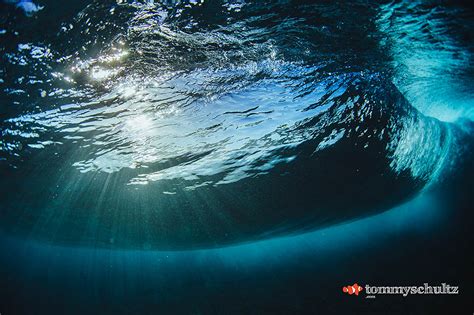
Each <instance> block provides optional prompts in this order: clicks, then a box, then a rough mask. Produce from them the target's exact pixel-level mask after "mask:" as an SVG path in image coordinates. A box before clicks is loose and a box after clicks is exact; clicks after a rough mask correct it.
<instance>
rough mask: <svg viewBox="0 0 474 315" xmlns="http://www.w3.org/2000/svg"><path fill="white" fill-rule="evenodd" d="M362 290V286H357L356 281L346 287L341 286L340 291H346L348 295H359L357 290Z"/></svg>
mask: <svg viewBox="0 0 474 315" xmlns="http://www.w3.org/2000/svg"><path fill="white" fill-rule="evenodd" d="M362 290H364V288H363V287H361V286H359V285H358V284H357V283H354V284H353V285H348V286H346V287H342V292H344V293H348V294H350V295H352V294H355V295H359V292H361V291H362Z"/></svg>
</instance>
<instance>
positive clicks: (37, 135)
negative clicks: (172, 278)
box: [0, 1, 473, 249]
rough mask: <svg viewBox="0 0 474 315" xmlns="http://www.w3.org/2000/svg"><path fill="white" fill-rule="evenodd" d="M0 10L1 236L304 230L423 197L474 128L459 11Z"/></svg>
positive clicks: (184, 244) (114, 4)
mask: <svg viewBox="0 0 474 315" xmlns="http://www.w3.org/2000/svg"><path fill="white" fill-rule="evenodd" d="M3 6H4V9H5V11H4V12H5V13H2V15H1V26H0V29H2V32H1V33H2V34H1V35H0V40H1V46H0V50H1V52H2V57H1V58H2V59H1V60H2V64H1V81H0V84H1V85H0V87H1V89H2V94H1V99H2V105H1V113H2V116H1V117H2V121H1V137H2V138H1V143H0V171H1V172H2V173H3V174H5V175H6V176H2V179H1V180H0V185H1V187H2V188H3V189H2V192H3V193H4V196H3V197H2V200H3V201H2V204H3V205H4V209H3V210H2V223H1V228H2V229H3V230H5V231H7V232H9V233H13V234H21V235H27V236H28V237H32V238H38V239H41V240H47V241H51V242H54V243H66V244H72V245H85V246H108V247H126V248H128V247H131V248H144V249H150V248H167V249H174V248H192V247H195V246H197V247H202V246H219V245H223V244H228V243H232V242H244V241H251V240H254V239H259V238H267V237H271V236H275V235H282V234H287V233H300V232H303V231H306V230H308V229H313V228H317V227H320V226H326V225H330V224H335V223H338V222H342V221H345V220H348V219H354V218H358V217H361V216H366V215H369V214H372V213H375V212H380V211H382V210H385V209H388V208H390V207H392V206H394V205H396V204H399V203H401V202H402V201H404V200H406V199H407V198H411V197H413V196H415V195H416V194H418V193H419V192H420V191H421V190H422V189H424V187H427V185H429V184H430V183H433V182H436V181H437V180H438V179H439V177H440V176H441V175H440V174H447V175H443V176H452V175H450V172H451V171H452V169H454V168H455V163H456V161H457V160H458V156H459V155H460V154H461V151H462V149H461V148H460V143H464V142H466V141H468V142H469V141H471V138H470V136H469V135H467V133H466V131H465V130H466V129H467V127H466V124H469V122H466V121H467V120H469V119H471V118H472V106H471V100H472V88H471V86H472V48H473V47H472V40H471V38H470V37H469V36H471V35H470V34H472V32H471V31H472V22H466V23H464V22H465V21H472V13H471V12H470V11H467V10H466V9H465V8H463V7H446V8H444V7H441V6H433V5H431V6H429V5H421V4H417V3H410V4H407V3H405V2H395V3H390V4H387V3H381V4H373V5H367V4H364V3H363V2H361V3H358V2H356V3H351V4H344V8H342V7H341V4H338V3H319V4H314V3H311V2H302V3H298V4H295V3H292V2H285V1H282V2H258V3H254V2H247V1H227V2H220V1H201V2H200V1H189V2H172V1H163V2H157V3H154V2H153V1H142V2H139V1H133V2H132V1H100V2H99V1H96V2H88V1H83V2H81V1H78V2H75V3H74V4H69V5H68V6H66V7H65V8H64V9H63V11H62V12H60V13H59V12H56V13H53V11H54V10H56V11H61V10H58V9H57V8H54V3H53V2H51V3H45V7H44V9H42V10H41V11H38V12H36V13H35V15H34V16H33V17H31V18H27V17H25V16H23V14H22V13H21V11H19V9H18V8H17V9H15V8H14V7H13V6H11V5H9V4H3ZM48 10H49V11H48ZM440 10H441V12H442V13H443V14H439V12H440ZM48 13H49V14H50V16H47V14H48ZM54 14H56V15H57V17H58V18H57V19H56V20H54V19H51V15H54ZM454 15H455V16H457V19H456V20H455V21H457V23H459V24H460V25H461V26H462V27H458V28H457V30H458V32H456V33H455V35H456V36H453V35H452V32H447V31H446V29H449V28H453V27H454V28H456V27H457V25H454V26H453V25H450V24H447V23H446V21H447V20H449V17H451V16H454ZM433 56H435V57H433ZM445 69H449V72H448V73H445V71H444V70H445ZM440 82H445V84H444V85H442V87H441V88H439V87H438V86H439V85H440ZM446 82H447V83H446ZM462 119H465V120H466V121H462V122H459V121H460V120H462ZM442 121H443V122H442ZM453 121H457V124H456V125H454V124H452V123H447V122H453ZM466 139H467V140H466ZM453 176H454V175H453Z"/></svg>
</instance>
